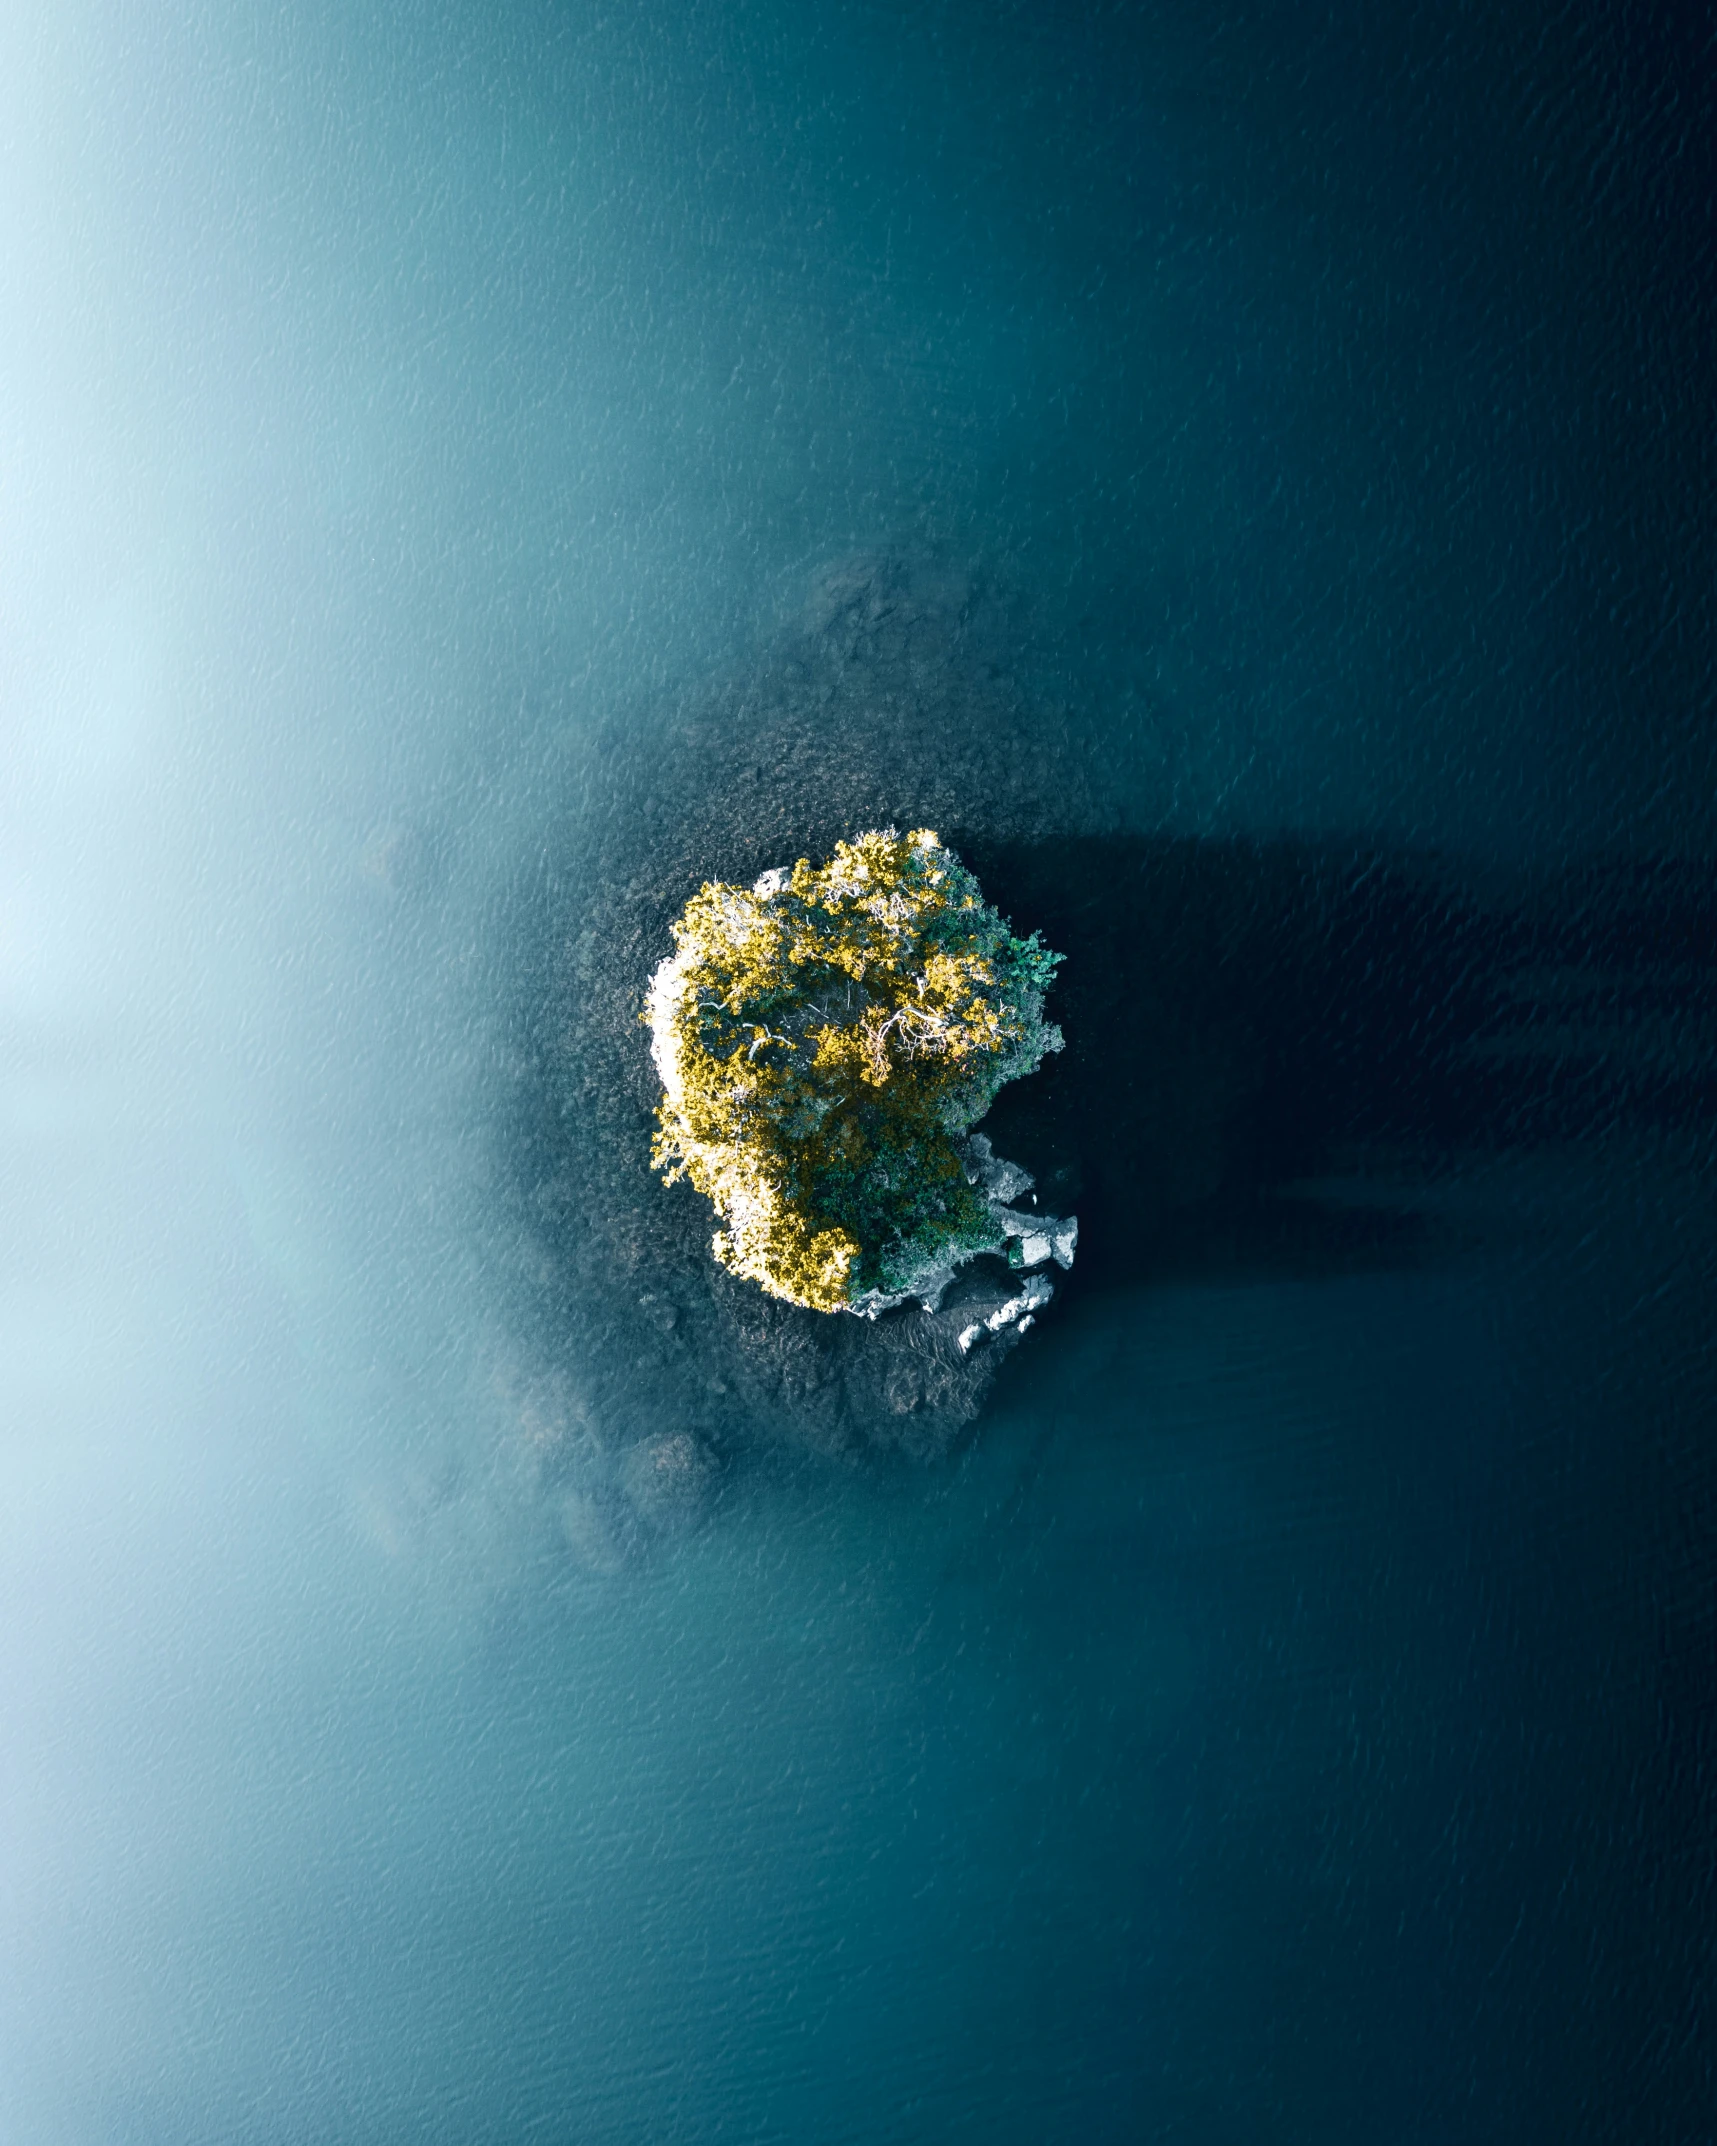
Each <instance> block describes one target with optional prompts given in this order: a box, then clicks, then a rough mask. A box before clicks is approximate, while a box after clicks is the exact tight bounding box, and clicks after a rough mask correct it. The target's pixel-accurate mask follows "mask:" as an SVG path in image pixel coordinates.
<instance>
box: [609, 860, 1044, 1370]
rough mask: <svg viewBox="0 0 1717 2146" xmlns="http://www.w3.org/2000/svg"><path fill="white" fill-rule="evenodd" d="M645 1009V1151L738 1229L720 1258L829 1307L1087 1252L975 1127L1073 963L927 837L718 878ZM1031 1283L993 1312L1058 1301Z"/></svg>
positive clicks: (940, 1289)
mask: <svg viewBox="0 0 1717 2146" xmlns="http://www.w3.org/2000/svg"><path fill="white" fill-rule="evenodd" d="M673 934H674V952H673V953H672V954H671V955H669V956H668V958H667V959H666V960H665V961H663V962H662V964H661V965H660V967H659V968H658V969H657V970H656V972H655V974H654V976H653V977H652V978H651V982H650V989H649V997H648V1003H647V1008H646V1011H645V1014H644V1019H645V1021H646V1022H647V1023H648V1025H649V1028H650V1031H651V1051H652V1056H653V1057H654V1060H655V1064H656V1069H657V1072H658V1073H659V1074H660V1076H661V1082H662V1090H663V1093H662V1100H661V1103H660V1105H659V1107H658V1109H657V1113H656V1117H657V1126H658V1130H657V1133H656V1138H655V1142H654V1145H653V1148H652V1150H651V1162H652V1164H653V1166H654V1167H655V1168H656V1169H657V1170H659V1171H660V1172H661V1173H662V1175H663V1177H664V1179H665V1181H666V1182H667V1183H669V1184H673V1183H674V1182H676V1181H677V1180H678V1179H681V1178H686V1179H689V1180H690V1182H691V1183H692V1185H693V1186H695V1187H696V1189H697V1190H698V1191H699V1192H701V1193H702V1194H703V1195H704V1196H705V1197H706V1198H707V1199H708V1200H709V1201H710V1202H711V1203H712V1205H713V1206H714V1207H715V1209H716V1212H717V1214H718V1215H719V1217H720V1218H721V1220H722V1222H723V1223H724V1224H725V1227H724V1228H723V1229H722V1230H721V1231H720V1232H719V1233H718V1234H717V1236H716V1237H715V1239H714V1246H713V1249H714V1251H715V1256H716V1258H717V1259H718V1260H719V1261H720V1262H721V1263H722V1265H723V1266H725V1267H727V1268H729V1269H730V1270H731V1271H732V1272H733V1273H735V1274H738V1275H743V1276H745V1277H746V1278H747V1279H749V1280H751V1281H754V1282H756V1283H757V1284H758V1285H759V1286H760V1287H761V1288H763V1289H765V1290H766V1291H768V1293H769V1294H770V1295H771V1296H775V1297H780V1298H783V1299H785V1300H786V1301H787V1302H788V1303H790V1304H798V1305H802V1306H804V1307H805V1308H807V1309H809V1310H812V1311H822V1312H835V1311H846V1312H855V1313H858V1314H860V1315H861V1316H867V1317H870V1318H875V1317H876V1316H877V1315H878V1313H880V1312H883V1311H886V1310H889V1309H891V1308H892V1307H894V1306H896V1305H899V1304H903V1303H905V1302H907V1301H908V1300H909V1299H914V1298H916V1299H918V1300H919V1301H921V1302H922V1303H924V1304H925V1305H926V1306H927V1307H928V1308H932V1309H933V1308H934V1307H935V1306H936V1305H937V1304H938V1303H939V1302H940V1301H941V1297H942V1295H943V1293H944V1291H945V1290H946V1289H947V1286H948V1284H949V1282H950V1281H951V1280H952V1279H953V1277H954V1275H955V1274H956V1273H957V1272H958V1270H959V1269H960V1268H961V1267H962V1266H963V1265H964V1264H965V1263H966V1262H968V1261H970V1260H972V1259H974V1258H976V1257H977V1256H978V1255H979V1254H982V1253H1001V1254H1005V1255H1006V1256H1007V1258H1008V1262H1009V1265H1010V1266H1011V1267H1013V1268H1015V1269H1020V1268H1037V1267H1042V1266H1045V1265H1047V1264H1048V1262H1049V1261H1051V1260H1054V1261H1055V1262H1056V1263H1057V1264H1058V1265H1060V1266H1062V1267H1068V1266H1071V1265H1072V1262H1073V1251H1074V1245H1075V1242H1076V1239H1077V1235H1078V1224H1077V1222H1076V1221H1073V1220H1071V1219H1063V1218H1061V1217H1058V1216H1052V1215H1044V1214H1039V1213H1037V1212H1036V1211H1035V1210H1031V1211H1026V1210H1023V1209H1019V1208H1017V1207H1015V1206H1014V1205H1013V1204H1012V1203H1013V1202H1015V1201H1016V1200H1018V1199H1019V1198H1020V1197H1021V1196H1022V1195H1023V1194H1024V1193H1026V1192H1027V1191H1029V1189H1030V1186H1031V1183H1032V1180H1031V1178H1030V1176H1029V1174H1028V1173H1027V1172H1026V1171H1024V1170H1022V1169H1020V1168H1019V1166H1018V1165H1017V1164H1014V1163H1009V1162H1005V1161H1003V1160H1001V1159H999V1158H997V1157H995V1156H993V1155H992V1154H991V1152H990V1144H989V1142H988V1140H986V1139H985V1138H984V1137H983V1135H981V1134H977V1135H973V1134H971V1128H972V1126H974V1125H975V1124H976V1123H977V1122H978V1120H979V1119H980V1118H982V1116H983V1115H984V1113H985V1112H986V1111H987V1110H988V1109H989V1107H990V1105H991V1103H992V1102H993V1101H994V1099H995V1097H996V1094H997V1092H998V1091H999V1090H1000V1089H1001V1088H1002V1087H1003V1085H1004V1084H1005V1083H1006V1082H1008V1081H1011V1080H1017V1079H1019V1078H1021V1077H1022V1076H1023V1075H1025V1074H1029V1073H1032V1072H1035V1071H1036V1069H1037V1067H1038V1066H1039V1065H1040V1064H1041V1063H1042V1061H1043V1058H1044V1055H1045V1053H1046V1052H1050V1051H1058V1050H1060V1049H1061V1047H1062V1037H1061V1031H1060V1030H1059V1029H1058V1028H1056V1027H1055V1026H1054V1025H1053V1023H1050V1022H1046V1021H1045V1020H1044V1018H1043V999H1044V993H1045V991H1046V990H1047V989H1048V988H1049V986H1050V984H1051V982H1052V980H1053V978H1054V975H1055V971H1056V968H1057V966H1058V965H1059V963H1060V961H1061V958H1062V957H1061V956H1060V955H1059V954H1055V953H1052V952H1050V951H1049V949H1048V948H1047V947H1045V946H1044V945H1043V944H1042V942H1041V940H1040V939H1039V937H1038V935H1037V934H1036V933H1035V932H1034V933H1032V934H1031V936H1030V937H1029V938H1024V939H1020V938H1016V937H1015V936H1014V934H1013V932H1012V930H1011V928H1010V927H1009V925H1008V924H1007V922H1006V921H1005V920H1004V919H1003V918H1002V917H1001V916H999V915H998V914H997V913H996V911H995V910H994V909H993V908H991V907H990V906H989V905H988V904H987V903H986V902H985V900H984V898H983V893H982V890H981V889H980V888H979V886H978V883H977V881H976V880H975V879H974V878H973V876H972V874H971V873H970V872H968V871H967V870H966V868H965V867H964V866H963V865H962V864H961V863H960V861H959V859H958V858H957V857H956V856H955V855H954V853H953V852H952V851H951V850H949V849H947V848H946V847H944V845H943V843H942V842H941V840H940V838H939V837H938V836H937V835H936V834H935V833H933V832H932V831H931V830H930V829H928V828H917V829H914V830H913V831H912V832H911V833H909V834H906V835H904V836H903V835H900V834H898V833H897V832H896V831H895V830H894V829H893V828H892V827H890V828H883V829H880V830H876V831H872V832H870V833H867V834H861V835H859V836H857V837H856V838H855V839H854V840H853V841H851V842H841V843H837V844H836V847H835V854H834V856H833V857H832V858H831V860H830V861H829V862H828V863H827V864H826V865H824V866H822V867H821V868H820V869H814V868H813V867H812V865H811V864H810V862H809V860H808V859H806V858H803V857H802V858H800V860H799V861H798V863H797V864H795V865H793V866H792V867H791V868H790V869H788V868H785V867H783V868H781V869H779V870H776V871H770V872H765V873H764V874H763V876H762V877H761V878H760V879H758V880H757V881H756V883H755V884H754V885H752V886H750V887H741V886H734V885H729V884H726V883H724V882H719V881H716V882H710V883H707V884H706V885H704V886H703V887H701V888H700V889H699V890H698V892H697V893H696V894H694V895H693V896H692V898H691V900H690V901H689V902H688V903H687V904H686V906H685V908H684V910H683V911H682V912H681V914H680V916H679V917H678V918H677V919H676V921H675V923H674V926H673ZM1049 1293H1050V1292H1049V1284H1048V1281H1047V1279H1046V1278H1045V1277H1043V1276H1042V1275H1038V1274H1033V1275H1032V1276H1031V1278H1030V1281H1029V1282H1028V1284H1027V1286H1026V1289H1025V1290H1024V1292H1023V1293H1022V1294H1020V1295H1018V1296H1015V1297H1013V1298H1011V1299H1009V1304H1010V1306H1011V1307H1012V1309H1011V1310H1010V1311H1009V1313H1008V1315H1007V1317H1006V1318H1005V1319H1002V1320H1000V1321H998V1320H997V1319H996V1318H995V1317H994V1316H992V1317H991V1318H990V1319H987V1320H985V1321H984V1322H983V1323H982V1326H980V1325H978V1324H975V1323H974V1324H973V1325H972V1326H971V1328H970V1331H969V1332H966V1331H964V1330H963V1331H962V1334H961V1337H960V1343H959V1345H960V1349H961V1352H962V1353H964V1352H965V1351H966V1350H967V1349H968V1348H969V1347H970V1346H971V1343H972V1341H973V1340H974V1339H975V1338H976V1337H977V1335H978V1334H979V1332H980V1331H982V1330H983V1328H985V1327H987V1328H989V1329H991V1330H999V1328H1000V1326H1002V1325H1006V1324H1017V1326H1018V1327H1019V1329H1020V1330H1021V1331H1023V1329H1024V1326H1025V1325H1027V1324H1029V1323H1030V1319H1031V1315H1032V1313H1033V1312H1034V1311H1035V1310H1036V1308H1037V1307H1038V1306H1039V1305H1041V1304H1042V1303H1043V1302H1045V1301H1047V1299H1048V1296H1049Z"/></svg>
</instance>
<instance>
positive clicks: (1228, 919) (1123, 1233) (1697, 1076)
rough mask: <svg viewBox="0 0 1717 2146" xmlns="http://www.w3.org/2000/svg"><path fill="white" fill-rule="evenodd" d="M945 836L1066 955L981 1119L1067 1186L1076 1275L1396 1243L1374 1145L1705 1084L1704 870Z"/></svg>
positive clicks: (1412, 1234)
mask: <svg viewBox="0 0 1717 2146" xmlns="http://www.w3.org/2000/svg"><path fill="white" fill-rule="evenodd" d="M951 839H952V840H953V842H954V845H955V847H956V848H958V849H959V850H960V852H961V854H962V855H963V856H964V857H965V858H966V859H967V861H968V862H969V863H970V864H971V865H972V866H973V868H974V869H975V870H976V871H977V873H978V876H979V877H980V879H981V880H982V882H983V884H984V887H985V889H986V891H987V892H988V893H989V894H990V896H991V898H992V899H993V900H995V901H996V902H997V904H998V905H999V906H1000V907H1001V908H1002V909H1003V911H1004V913H1006V914H1009V915H1010V916H1011V917H1012V918H1013V919H1014V920H1015V923H1016V926H1017V927H1019V928H1024V927H1025V926H1027V925H1029V926H1031V927H1032V928H1035V929H1037V930H1040V931H1041V932H1042V933H1043V935H1044V937H1045V938H1046V939H1047V941H1048V942H1049V944H1051V945H1052V946H1054V947H1056V948H1058V949H1059V950H1061V951H1062V952H1063V953H1064V954H1065V955H1066V957H1067V958H1066V964H1065V967H1064V968H1063V970H1062V972H1061V975H1060V978H1059V980H1058V982H1057V986H1056V989H1055V992H1054V994H1053V998H1052V1011H1053V1012H1054V1013H1055V1015H1056V1018H1057V1019H1058V1020H1059V1021H1060V1023H1061V1026H1062V1028H1063V1031H1064V1033H1065V1035H1066V1038H1067V1047H1066V1049H1065V1050H1064V1051H1063V1052H1062V1053H1061V1054H1059V1055H1058V1056H1056V1057H1054V1058H1051V1059H1049V1060H1048V1061H1046V1063H1045V1065H1044V1067H1043V1069H1042V1071H1041V1072H1040V1073H1039V1074H1038V1075H1037V1076H1036V1077H1035V1078H1034V1079H1033V1080H1031V1081H1027V1082H1021V1083H1018V1084H1017V1085H1016V1086H1014V1087H1013V1088H1010V1089H1008V1090H1006V1091H1005V1092H1004V1093H1003V1095H1002V1096H1001V1098H1000V1099H999V1100H998V1102H997V1104H996V1106H995V1108H994V1109H993V1110H992V1112H991V1114H990V1119H989V1121H988V1123H989V1129H990V1131H991V1133H992V1136H993V1138H994V1141H995V1145H996V1148H997V1150H998V1152H1000V1153H1003V1154H1009V1155H1016V1156H1018V1157H1019V1159H1021V1160H1022V1161H1024V1162H1025V1163H1026V1164H1027V1165H1028V1166H1029V1167H1031V1168H1033V1169H1034V1170H1036V1171H1037V1172H1038V1174H1039V1179H1040V1184H1041V1185H1042V1189H1043V1196H1044V1199H1045V1202H1046V1204H1047V1205H1049V1206H1050V1207H1052V1208H1071V1207H1074V1206H1076V1207H1077V1209H1078V1212H1079V1214H1080V1218H1081V1231H1082V1236H1081V1279H1082V1280H1083V1281H1085V1282H1086V1283H1087V1284H1089V1283H1090V1282H1093V1281H1104V1282H1114V1281H1120V1280H1127V1279H1153V1278H1155V1279H1166V1278H1169V1277H1171V1276H1192V1275H1200V1276H1204V1277H1206V1278H1213V1279H1215V1278H1221V1277H1222V1276H1224V1275H1227V1276H1230V1277H1233V1278H1239V1277H1241V1276H1243V1275H1254V1274H1259V1273H1271V1272H1283V1273H1296V1274H1305V1273H1315V1272H1319V1271H1342V1270H1349V1269H1354V1268H1364V1267H1371V1266H1378V1265H1392V1264H1398V1263H1402V1262H1408V1261H1413V1260H1416V1259H1418V1258H1420V1257H1421V1256H1423V1254H1424V1252H1425V1251H1426V1249H1427V1248H1428V1244H1429V1241H1430V1225H1429V1224H1428V1223H1427V1221H1426V1220H1425V1218H1424V1216H1423V1214H1422V1213H1421V1212H1416V1211H1410V1210H1409V1209H1408V1208H1406V1207H1405V1206H1403V1205H1399V1204H1392V1203H1391V1201H1390V1200H1389V1198H1388V1197H1387V1195H1386V1193H1384V1192H1382V1191H1379V1192H1378V1193H1377V1195H1376V1196H1370V1195H1368V1194H1366V1193H1365V1192H1364V1191H1363V1190H1361V1189H1360V1188H1361V1187H1362V1186H1363V1183H1364V1179H1365V1175H1366V1172H1367V1169H1368V1166H1373V1165H1375V1164H1376V1163H1377V1162H1378V1161H1379V1160H1380V1159H1381V1158H1384V1157H1393V1158H1395V1159H1397V1160H1399V1159H1401V1158H1402V1157H1403V1156H1407V1157H1410V1158H1411V1160H1412V1162H1413V1164H1414V1166H1415V1168H1416V1170H1419V1171H1422V1170H1424V1169H1426V1168H1430V1169H1435V1168H1436V1167H1438V1165H1439V1163H1440V1162H1445V1161H1447V1160H1450V1159H1452V1158H1454V1157H1457V1156H1466V1155H1470V1154H1472V1153H1473V1152H1474V1151H1486V1150H1490V1151H1494V1150H1497V1149H1501V1148H1518V1147H1523V1146H1535V1145H1541V1144H1544V1143H1547V1142H1561V1141H1569V1140H1590V1139H1594V1138H1601V1137H1603V1136H1605V1135H1607V1134H1610V1133H1612V1132H1615V1131H1618V1130H1621V1129H1624V1128H1632V1129H1636V1130H1643V1129H1648V1128H1656V1129H1662V1128H1682V1129H1685V1128H1689V1127H1693V1126H1697V1125H1700V1124H1703V1123H1706V1122H1708V1121H1709V1120H1710V1118H1711V1116H1712V1112H1713V1105H1714V1104H1717V1060H1714V1056H1713V1050H1712V1043H1713V1037H1714V1034H1717V897H1714V895H1713V889H1712V885H1711V882H1710V878H1709V875H1706V874H1703V873H1700V872H1695V871H1693V870H1682V869H1677V868H1673V867H1670V866H1655V867H1637V868H1627V869H1613V868H1592V869H1589V870H1587V871H1586V872H1584V873H1582V874H1579V875H1569V876H1565V877H1563V878H1561V879H1559V880H1557V881H1555V882H1554V883H1540V884H1538V885H1537V886H1536V887H1535V888H1533V889H1532V890H1531V891H1530V892H1529V893H1523V892H1521V891H1520V890H1518V889H1516V890H1511V891H1508V892H1504V893H1494V892H1493V893H1483V894H1481V893H1479V892H1476V891H1474V890H1473V889H1472V887H1471V886H1470V885H1469V884H1465V883H1463V882H1462V881H1461V880H1459V879H1458V878H1457V877H1456V876H1455V875H1454V874H1453V873H1452V872H1450V871H1449V870H1447V869H1445V868H1443V867H1441V866H1440V865H1438V864H1437V863H1436V862H1435V861H1434V860H1428V859H1419V858H1415V857H1412V856H1407V855H1400V854H1396V855H1390V854H1387V853H1384V852H1381V851H1379V850H1376V849H1367V848H1360V847H1353V846H1349V847H1345V848H1344V847H1338V846H1333V845H1320V844H1311V843H1306V842H1300V841H1289V840H1280V841H1271V842H1246V841H1209V840H1172V839H1161V838H1149V837H1134V836H1126V835H1105V836H1093V837H1084V838H1075V839H1072V840H1057V841H1053V842H1039V843H994V842H988V841H986V840H985V838H984V836H983V834H982V833H981V832H961V831H957V830H956V831H954V832H953V833H952V836H951ZM1335 1179H1339V1180H1341V1182H1340V1183H1339V1185H1338V1184H1335V1183H1332V1182H1330V1181H1331V1180H1335ZM1320 1180H1321V1181H1323V1182H1322V1183H1320V1182H1319V1181H1320Z"/></svg>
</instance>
